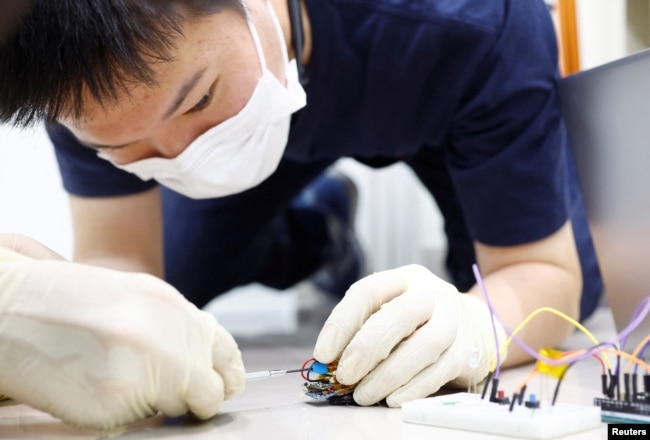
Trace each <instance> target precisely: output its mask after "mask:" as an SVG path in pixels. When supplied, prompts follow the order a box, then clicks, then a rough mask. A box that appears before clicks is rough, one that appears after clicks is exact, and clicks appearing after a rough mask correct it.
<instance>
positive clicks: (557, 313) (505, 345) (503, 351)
mask: <svg viewBox="0 0 650 440" xmlns="http://www.w3.org/2000/svg"><path fill="white" fill-rule="evenodd" d="M543 312H548V313H552V314H554V315H555V316H559V317H560V318H562V319H564V320H565V321H568V322H569V323H571V324H572V325H573V326H575V327H576V328H577V329H578V330H580V331H581V332H582V333H584V334H585V335H586V336H587V337H588V338H589V340H590V341H591V342H593V343H594V345H598V344H600V342H599V341H598V339H596V338H595V337H594V335H593V334H592V333H591V332H590V331H589V330H587V328H586V327H585V326H583V325H582V324H580V323H579V322H578V321H576V320H575V319H573V318H571V317H570V316H568V315H566V314H565V313H562V312H560V311H559V310H557V309H554V308H552V307H540V308H539V309H537V310H535V311H533V312H531V313H530V314H529V315H528V316H527V317H526V318H525V319H524V320H523V321H521V323H520V324H519V325H518V326H517V328H515V330H514V331H513V332H512V335H510V336H508V337H507V338H506V340H505V342H504V343H503V345H502V346H501V347H500V349H499V350H500V355H501V356H505V354H506V352H507V350H508V346H509V345H510V342H511V341H512V337H513V336H515V335H516V334H517V333H519V332H520V331H521V329H522V328H524V326H526V325H527V324H528V323H529V322H530V321H531V320H532V319H533V318H534V317H535V316H537V315H539V314H540V313H543ZM602 358H603V360H604V361H605V363H606V364H607V368H609V369H610V370H611V368H612V366H611V364H610V363H609V358H608V357H607V356H603V357H602ZM495 368H496V359H495V360H494V361H493V362H492V366H491V368H490V371H494V370H495Z"/></svg>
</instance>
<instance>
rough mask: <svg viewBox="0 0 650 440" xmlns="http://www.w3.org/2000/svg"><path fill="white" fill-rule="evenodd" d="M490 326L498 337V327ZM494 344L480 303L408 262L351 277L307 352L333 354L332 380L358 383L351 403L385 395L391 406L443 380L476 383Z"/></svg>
mask: <svg viewBox="0 0 650 440" xmlns="http://www.w3.org/2000/svg"><path fill="white" fill-rule="evenodd" d="M496 325H497V333H498V337H499V341H500V343H502V342H503V341H504V340H505V333H504V331H503V328H501V327H500V326H499V324H498V323H496ZM496 350H497V349H496V345H495V341H494V332H493V330H492V321H491V318H490V313H489V310H488V307H487V305H486V304H485V303H483V301H481V300H480V299H478V298H474V297H473V296H470V295H463V294H460V293H459V292H458V291H457V290H456V288H455V287H454V286H453V285H451V284H449V283H447V282H445V281H443V280H441V279H440V278H438V277H437V276H435V275H434V274H432V273H431V272H430V271H429V270H427V269H426V268H424V267H422V266H417V265H411V266H405V267H401V268H398V269H393V270H388V271H384V272H379V273H375V274H373V275H370V276H367V277H366V278H363V279H361V280H360V281H358V282H356V283H354V284H353V285H352V286H351V287H350V289H349V290H348V292H347V293H346V294H345V297H344V298H343V299H342V300H341V302H340V303H339V304H338V305H337V306H336V307H335V308H334V310H333V311H332V313H331V315H330V316H329V318H328V319H327V321H326V322H325V324H324V326H323V329H322V330H321V333H320V335H319V336H318V340H317V342H316V346H315V348H314V357H315V358H316V360H318V361H319V362H323V363H329V362H332V361H334V360H336V359H339V363H338V367H337V370H336V379H337V380H338V381H339V382H341V383H342V384H346V385H350V384H354V383H357V382H359V384H358V385H357V387H356V388H355V390H354V400H355V401H356V402H357V403H358V404H359V405H372V404H374V403H376V402H378V401H380V400H381V399H383V398H386V402H387V404H388V405H389V406H393V407H397V406H401V404H402V403H403V402H406V401H409V400H413V399H418V398H423V397H426V396H428V395H430V394H433V393H435V392H436V391H438V389H440V387H442V386H443V385H446V384H448V383H451V384H454V385H457V386H464V387H466V386H467V385H468V384H469V383H479V382H480V381H481V380H483V379H484V378H485V376H486V375H487V373H488V370H489V368H490V366H492V363H493V362H494V361H495V358H496ZM501 361H503V359H501Z"/></svg>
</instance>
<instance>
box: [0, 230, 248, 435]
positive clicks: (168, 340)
mask: <svg viewBox="0 0 650 440" xmlns="http://www.w3.org/2000/svg"><path fill="white" fill-rule="evenodd" d="M5 243H6V241H5ZM43 252H46V251H45V250H44V249H43ZM37 253H38V252H37ZM32 254H33V253H32ZM43 255H46V253H45V254H43ZM0 353H2V356H1V357H0V394H6V395H8V396H10V397H12V398H14V399H15V400H17V401H19V402H22V403H25V404H28V405H30V406H32V407H34V408H37V409H40V410H43V411H46V412H48V413H50V414H52V415H54V416H55V417H58V418H60V419H62V420H63V421H65V422H67V423H70V424H73V425H77V426H81V427H89V428H96V429H107V428H111V427H114V426H118V425H122V424H126V423H129V422H132V421H135V420H138V419H142V418H145V417H147V416H150V415H152V414H154V413H155V412H156V411H161V412H162V413H164V414H166V415H168V416H178V415H181V414H184V413H186V412H188V411H191V412H192V413H194V414H195V415H197V416H198V417H200V418H208V417H211V416H213V415H214V414H215V413H216V412H217V411H218V410H219V407H220V406H221V404H222V402H223V400H224V399H228V398H230V397H232V396H233V395H235V394H237V393H239V392H241V391H242V390H243V388H244V368H243V364H242V359H241V354H240V352H239V350H238V348H237V344H236V343H235V341H234V339H233V338H232V336H231V335H230V334H229V333H228V332H227V331H226V330H225V329H223V328H222V327H221V326H219V325H218V324H217V322H216V320H215V319H214V317H212V316H211V315H209V314H208V313H206V312H203V311H201V310H199V309H197V308H196V307H195V306H194V305H192V304H191V303H190V302H188V301H187V300H186V299H185V298H184V297H183V296H182V295H181V294H180V293H178V291H176V290H175V289H174V288H173V287H171V286H170V285H169V284H167V283H165V282H163V281H161V280H159V279H158V278H155V277H153V276H150V275H145V274H137V273H126V272H118V271H113V270H109V269H102V268H98V267H92V266H85V265H81V264H75V263H70V262H66V261H57V260H35V259H33V258H31V257H27V256H25V255H22V254H19V253H17V252H14V251H12V250H10V249H7V248H0Z"/></svg>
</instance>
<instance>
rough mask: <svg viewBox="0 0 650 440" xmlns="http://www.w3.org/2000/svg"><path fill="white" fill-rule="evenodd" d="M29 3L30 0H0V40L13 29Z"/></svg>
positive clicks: (27, 8) (25, 11)
mask: <svg viewBox="0 0 650 440" xmlns="http://www.w3.org/2000/svg"><path fill="white" fill-rule="evenodd" d="M31 3H32V1H31V0H0V41H2V40H4V39H5V38H6V37H7V36H8V35H9V34H10V33H11V32H12V31H14V30H15V28H16V27H17V26H18V23H19V21H20V18H21V17H22V16H23V15H25V13H27V11H28V10H29V6H30V5H31Z"/></svg>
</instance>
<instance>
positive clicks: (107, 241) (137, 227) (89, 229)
mask: <svg viewBox="0 0 650 440" xmlns="http://www.w3.org/2000/svg"><path fill="white" fill-rule="evenodd" d="M70 208H71V213H72V221H73V224H74V242H75V245H74V260H75V261H78V262H82V263H86V264H92V265H96V266H103V267H109V268H112V269H119V270H125V271H130V272H146V273H149V274H152V275H155V276H157V277H160V278H162V277H163V276H164V266H163V265H164V262H163V251H162V249H163V243H162V241H163V239H162V214H161V202H160V190H159V189H158V188H154V189H150V190H147V191H144V192H140V193H135V194H131V195H125V196H117V197H79V196H74V195H71V196H70Z"/></svg>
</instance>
